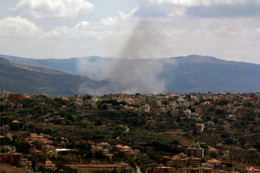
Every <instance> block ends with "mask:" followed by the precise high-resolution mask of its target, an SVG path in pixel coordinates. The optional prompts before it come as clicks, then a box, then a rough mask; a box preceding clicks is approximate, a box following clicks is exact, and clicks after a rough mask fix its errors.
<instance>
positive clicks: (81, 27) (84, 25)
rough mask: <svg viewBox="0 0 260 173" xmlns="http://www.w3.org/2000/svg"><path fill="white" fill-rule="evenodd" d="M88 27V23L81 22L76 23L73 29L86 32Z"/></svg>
mask: <svg viewBox="0 0 260 173" xmlns="http://www.w3.org/2000/svg"><path fill="white" fill-rule="evenodd" d="M88 26H89V22H88V21H82V22H80V23H78V24H77V25H76V26H75V27H74V28H75V29H76V30H83V31H84V30H86V29H88Z"/></svg>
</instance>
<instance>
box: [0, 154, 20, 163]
mask: <svg viewBox="0 0 260 173" xmlns="http://www.w3.org/2000/svg"><path fill="white" fill-rule="evenodd" d="M21 159H22V153H0V162H1V163H11V164H13V165H18V163H19V162H20V161H21Z"/></svg>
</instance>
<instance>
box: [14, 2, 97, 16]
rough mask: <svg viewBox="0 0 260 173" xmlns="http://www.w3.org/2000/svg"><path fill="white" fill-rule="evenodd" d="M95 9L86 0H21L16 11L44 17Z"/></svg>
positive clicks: (74, 13)
mask: <svg viewBox="0 0 260 173" xmlns="http://www.w3.org/2000/svg"><path fill="white" fill-rule="evenodd" d="M93 9H94V6H93V4H91V3H89V2H87V1H84V0H20V2H19V3H18V4H17V5H16V7H15V8H14V11H15V12H18V13H20V14H22V15H28V16H32V17H34V18H38V19H42V18H70V17H76V16H78V15H79V14H87V13H90V12H92V10H93Z"/></svg>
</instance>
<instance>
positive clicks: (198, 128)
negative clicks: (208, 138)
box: [196, 123, 205, 134]
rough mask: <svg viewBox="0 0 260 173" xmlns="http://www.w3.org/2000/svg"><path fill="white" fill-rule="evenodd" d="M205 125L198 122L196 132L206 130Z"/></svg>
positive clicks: (199, 132)
mask: <svg viewBox="0 0 260 173" xmlns="http://www.w3.org/2000/svg"><path fill="white" fill-rule="evenodd" d="M204 127H205V125H204V124H202V123H196V134H201V133H203V131H204Z"/></svg>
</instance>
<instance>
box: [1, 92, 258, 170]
mask: <svg viewBox="0 0 260 173" xmlns="http://www.w3.org/2000/svg"><path fill="white" fill-rule="evenodd" d="M259 116H260V93H237V94H232V93H221V94H213V93H189V94H172V93H170V92H169V93H167V94H158V95H153V94H145V95H144V94H139V93H136V94H107V95H103V96H92V95H73V96H69V95H68V96H64V95H63V96H55V97H53V96H48V95H47V94H45V93H43V94H40V95H34V94H15V93H10V92H2V93H1V134H0V140H1V146H0V149H1V153H0V161H1V172H8V171H7V170H8V169H10V167H11V168H13V169H17V170H19V169H23V170H24V171H25V172H82V173H83V172H127V173H128V172H129V173H132V172H153V173H168V172H169V173H170V172H177V173H181V172H187V173H213V172H223V173H229V172H230V173H231V172H246V173H259V172H260V166H259V165H260V124H259ZM16 172H17V171H16Z"/></svg>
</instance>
